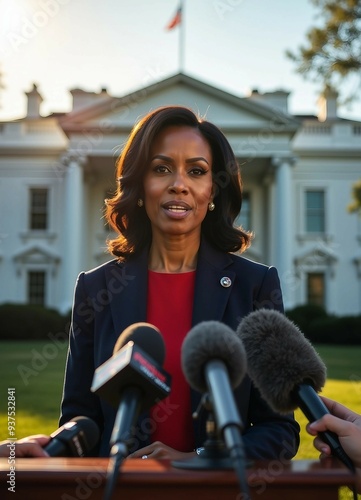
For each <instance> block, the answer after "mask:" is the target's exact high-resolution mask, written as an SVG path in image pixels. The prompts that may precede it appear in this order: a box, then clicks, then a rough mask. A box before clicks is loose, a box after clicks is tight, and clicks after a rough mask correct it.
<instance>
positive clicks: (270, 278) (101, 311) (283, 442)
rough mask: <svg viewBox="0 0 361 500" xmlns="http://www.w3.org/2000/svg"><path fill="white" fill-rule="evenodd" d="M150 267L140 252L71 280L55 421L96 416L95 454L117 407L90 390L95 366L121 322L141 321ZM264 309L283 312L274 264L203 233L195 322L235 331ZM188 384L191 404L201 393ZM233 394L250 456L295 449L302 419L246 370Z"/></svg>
mask: <svg viewBox="0 0 361 500" xmlns="http://www.w3.org/2000/svg"><path fill="white" fill-rule="evenodd" d="M147 269H148V253H147V252H146V251H145V252H143V253H142V254H140V255H139V256H136V257H132V258H130V259H128V260H127V262H125V263H119V262H118V261H117V260H113V261H110V262H108V263H106V264H103V265H102V266H100V267H97V268H96V269H93V270H91V271H88V272H82V273H80V275H79V276H78V279H77V283H76V286H75V296H74V304H73V316H72V325H71V331H70V339H69V352H68V358H67V365H66V373H65V381H64V391H63V399H62V405H61V417H60V425H63V424H64V423H65V422H67V421H69V420H70V419H71V418H74V417H76V416H80V415H83V416H87V417H89V418H92V419H93V420H95V421H96V422H97V424H98V425H99V427H100V429H101V441H100V447H99V449H98V450H97V451H94V453H93V454H99V455H100V456H108V455H109V440H110V436H111V432H112V429H113V425H114V419H115V414H116V410H115V409H114V408H112V407H111V406H110V405H109V404H108V403H106V402H104V401H102V400H100V398H99V397H98V396H97V395H95V394H93V393H92V392H91V391H90V387H91V384H92V380H93V375H94V370H95V369H96V368H97V367H98V366H99V365H101V364H102V363H104V362H105V361H106V360H107V359H109V358H110V357H111V355H112V353H113V348H114V345H115V342H116V340H117V339H118V337H119V335H120V334H121V333H122V332H123V330H124V329H125V328H126V327H128V326H129V325H131V324H133V323H137V322H139V321H146V308H147V276H148V273H147ZM223 277H228V278H230V280H231V286H229V287H228V288H225V287H224V286H222V285H221V283H220V280H221V278H223ZM261 308H269V309H276V310H278V311H281V312H283V301H282V293H281V289H280V282H279V278H278V273H277V270H276V269H275V268H274V267H268V266H265V265H263V264H258V263H255V262H252V261H250V260H248V259H246V258H244V257H242V256H239V255H234V254H229V253H225V252H221V251H219V250H217V249H215V248H213V247H212V246H211V245H210V244H208V243H207V242H206V241H205V240H203V241H202V243H201V246H200V250H199V255H198V261H197V271H196V280H195V295H194V307H193V318H192V324H193V325H196V324H197V323H200V322H201V321H209V320H215V321H221V322H223V323H225V324H227V325H228V326H229V327H230V328H232V329H234V330H235V329H236V328H237V326H238V324H239V322H240V320H241V319H242V318H243V317H244V316H246V315H247V314H248V313H250V312H251V311H254V310H256V309H261ZM190 390H191V402H192V411H195V410H196V409H197V408H198V405H199V401H200V398H201V394H199V393H198V392H196V391H194V390H193V389H190ZM235 398H236V402H237V406H238V409H239V413H240V416H241V419H242V421H243V423H244V433H243V440H244V445H245V451H246V455H247V456H248V457H249V458H253V459H269V460H271V459H275V458H278V459H279V458H280V457H283V458H288V459H289V458H292V457H293V456H294V455H295V454H296V452H297V449H298V445H299V426H298V424H297V422H296V421H295V420H294V418H293V415H279V414H277V413H275V412H273V411H272V410H271V408H270V407H269V406H268V405H267V404H266V403H265V401H264V400H263V399H262V398H261V397H260V394H259V392H258V391H257V390H256V389H255V387H254V386H253V385H252V383H251V381H250V379H249V378H248V377H247V376H246V377H245V378H244V380H243V381H242V383H241V384H240V386H239V387H238V388H237V389H236V390H235ZM202 413H203V414H202V418H200V419H198V420H196V421H195V423H194V434H195V442H194V447H195V448H196V447H198V446H202V445H203V443H204V441H205V438H206V434H205V419H206V413H205V412H202ZM148 424H149V419H148ZM147 428H148V429H149V425H147V418H146V416H142V418H141V419H140V421H139V422H138V426H137V427H136V428H135V429H133V431H134V442H133V444H134V449H137V448H140V447H142V446H144V445H146V444H147V442H149V436H148V432H147Z"/></svg>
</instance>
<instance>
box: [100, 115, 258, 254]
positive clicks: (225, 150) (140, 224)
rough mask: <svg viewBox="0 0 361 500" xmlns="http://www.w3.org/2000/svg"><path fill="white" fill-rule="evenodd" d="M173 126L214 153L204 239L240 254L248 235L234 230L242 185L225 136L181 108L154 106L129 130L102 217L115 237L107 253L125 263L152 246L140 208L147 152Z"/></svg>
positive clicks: (203, 224)
mask: <svg viewBox="0 0 361 500" xmlns="http://www.w3.org/2000/svg"><path fill="white" fill-rule="evenodd" d="M171 125H185V126H188V127H193V128H195V129H197V130H198V131H199V132H200V133H201V134H202V136H203V137H204V139H205V140H206V141H207V142H208V144H209V145H210V147H211V151H212V160H213V162H212V176H213V186H214V204H215V209H214V210H213V211H212V212H211V211H209V212H207V215H206V217H205V219H204V220H203V222H202V235H203V236H205V237H206V238H207V240H208V241H209V242H210V243H211V244H212V245H214V246H215V247H217V248H219V249H221V250H223V251H226V252H236V251H244V250H245V249H246V248H248V247H249V245H250V243H251V238H252V236H251V234H250V233H249V232H246V231H244V230H243V229H242V228H236V227H234V220H235V218H236V217H237V215H238V214H239V212H240V210H241V206H242V181H241V175H240V171H239V166H238V163H237V160H236V158H235V156H234V153H233V151H232V148H231V146H230V144H229V142H228V140H227V139H226V137H225V136H224V135H223V133H222V132H221V131H220V130H219V129H218V128H217V127H216V126H215V125H213V124H212V123H210V122H207V121H206V120H203V119H200V118H198V117H197V116H196V115H195V114H194V113H193V111H192V110H190V109H188V108H184V107H181V106H165V107H161V108H158V109H156V110H154V111H152V112H150V113H149V114H147V115H146V116H145V117H144V118H142V119H141V120H140V121H139V122H138V123H137V124H136V125H135V126H134V128H133V130H132V132H131V134H130V136H129V138H128V140H127V142H126V144H125V147H124V149H123V151H122V153H121V155H120V157H119V159H118V161H117V170H116V175H117V178H118V187H117V191H116V193H115V195H114V197H113V198H110V199H108V200H106V210H105V216H106V219H107V221H108V223H109V225H110V226H111V227H112V228H113V229H114V230H115V231H117V232H119V235H118V237H117V238H115V239H113V240H109V241H108V249H109V251H110V253H112V254H113V255H115V256H117V257H118V258H119V259H120V260H124V259H125V258H127V257H128V256H130V255H134V254H136V253H137V252H139V251H141V250H142V249H143V248H144V247H145V246H148V245H150V242H151V240H152V232H151V224H150V220H149V218H148V216H147V214H146V211H145V209H144V207H142V208H140V207H139V206H138V204H137V202H138V199H139V198H143V196H144V195H143V179H144V176H145V173H146V169H147V167H148V164H149V161H150V150H151V147H152V144H153V141H154V139H155V138H156V136H157V135H158V134H159V132H161V131H162V130H163V129H164V128H166V127H169V126H171Z"/></svg>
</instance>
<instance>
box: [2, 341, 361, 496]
mask: <svg viewBox="0 0 361 500" xmlns="http://www.w3.org/2000/svg"><path fill="white" fill-rule="evenodd" d="M316 349H317V351H318V352H319V354H320V356H321V358H322V359H323V360H324V362H325V364H326V366H327V372H328V379H327V383H326V386H325V388H324V390H323V394H324V395H325V396H328V397H330V398H332V399H336V400H337V401H339V402H340V403H342V404H345V405H347V406H349V407H350V408H353V409H354V410H355V411H357V412H359V413H361V362H360V360H361V347H346V346H316ZM65 357H66V345H65V343H64V342H58V343H55V342H53V341H50V340H49V341H47V342H42V341H33V342H0V440H2V439H6V438H7V437H8V433H7V405H6V402H7V394H8V388H12V387H14V388H15V394H16V437H18V438H20V437H23V436H27V435H29V434H37V433H45V434H49V433H51V432H52V431H53V430H55V429H56V428H57V425H58V417H59V405H60V399H61V391H62V383H63V375H64V367H65ZM296 418H297V420H298V422H299V423H300V426H301V446H300V449H299V452H298V454H297V456H296V459H308V458H314V459H316V458H318V452H317V451H316V450H315V449H314V447H313V445H312V439H313V438H312V437H311V436H310V435H309V434H308V433H307V432H306V431H305V426H306V423H307V422H306V419H305V417H304V416H303V414H302V413H301V412H300V411H298V410H297V411H296ZM340 498H342V499H343V500H346V499H348V498H352V497H351V496H350V494H349V492H348V491H346V490H345V491H342V495H341V497H340Z"/></svg>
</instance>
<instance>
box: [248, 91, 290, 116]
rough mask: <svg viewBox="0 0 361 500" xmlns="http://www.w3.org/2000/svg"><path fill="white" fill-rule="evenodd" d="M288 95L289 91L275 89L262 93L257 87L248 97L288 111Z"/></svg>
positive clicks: (285, 111) (284, 111)
mask: <svg viewBox="0 0 361 500" xmlns="http://www.w3.org/2000/svg"><path fill="white" fill-rule="evenodd" d="M289 95H290V93H289V92H287V91H285V90H275V91H274V92H265V93H264V94H262V93H260V92H259V91H258V90H257V89H253V90H252V92H251V94H250V96H249V98H250V99H252V100H254V101H257V102H259V103H260V104H265V105H266V106H270V107H272V108H277V109H279V110H281V111H282V112H283V113H288V96H289Z"/></svg>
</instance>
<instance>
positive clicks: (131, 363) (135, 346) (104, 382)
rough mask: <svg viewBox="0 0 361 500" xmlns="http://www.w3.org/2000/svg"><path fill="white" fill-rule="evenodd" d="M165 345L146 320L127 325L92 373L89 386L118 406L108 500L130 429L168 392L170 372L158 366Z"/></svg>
mask: <svg viewBox="0 0 361 500" xmlns="http://www.w3.org/2000/svg"><path fill="white" fill-rule="evenodd" d="M164 358H165V345H164V341H163V338H162V336H161V334H160V331H159V330H158V328H156V327H155V326H153V325H151V324H149V323H135V324H133V325H130V326H129V327H128V328H126V329H125V330H124V332H123V333H122V334H121V335H120V336H119V338H118V340H117V342H116V344H115V346H114V350H113V356H112V357H111V358H110V359H109V360H108V361H106V362H105V363H103V364H102V365H101V366H99V367H98V368H97V369H96V370H95V373H94V377H93V383H92V387H91V390H92V391H93V392H95V393H96V394H98V395H99V396H100V397H101V398H103V399H104V400H106V401H108V402H109V403H110V404H111V405H113V406H114V407H115V408H118V411H117V415H116V418H115V422H114V427H113V432H112V435H111V438H110V445H111V450H110V460H109V464H108V471H107V481H106V488H105V493H104V499H105V500H110V499H111V497H112V494H113V490H114V487H115V484H116V480H117V477H118V471H119V467H120V464H121V463H122V461H123V459H124V458H125V457H126V456H127V455H128V454H129V449H130V442H131V439H132V430H133V429H134V425H135V422H136V420H137V418H138V416H139V414H140V413H141V411H145V410H147V409H148V408H150V407H151V406H153V405H154V404H155V403H157V402H158V401H160V400H162V399H163V398H165V397H167V396H168V395H169V393H170V382H171V376H170V375H169V374H168V373H167V372H166V371H164V370H163V369H162V367H161V366H160V365H162V364H163V361H164Z"/></svg>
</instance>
